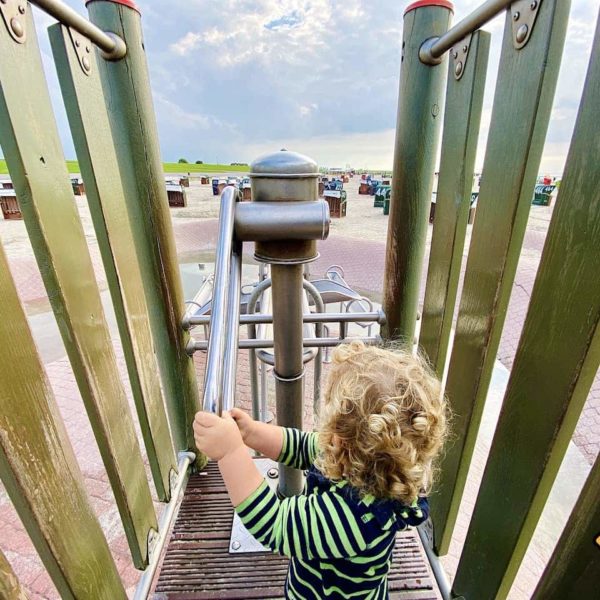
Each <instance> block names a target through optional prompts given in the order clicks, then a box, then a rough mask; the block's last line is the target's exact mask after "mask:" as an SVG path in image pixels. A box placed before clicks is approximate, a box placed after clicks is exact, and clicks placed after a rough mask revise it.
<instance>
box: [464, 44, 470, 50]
mask: <svg viewBox="0 0 600 600" xmlns="http://www.w3.org/2000/svg"><path fill="white" fill-rule="evenodd" d="M468 49H469V46H467V45H466V44H465V45H464V46H463V52H466V51H467V50H468Z"/></svg>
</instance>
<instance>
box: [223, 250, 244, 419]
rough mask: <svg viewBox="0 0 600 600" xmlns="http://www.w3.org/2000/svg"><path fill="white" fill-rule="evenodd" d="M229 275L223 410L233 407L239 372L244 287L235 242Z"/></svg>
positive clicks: (240, 256) (240, 254)
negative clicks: (241, 299) (240, 321)
mask: <svg viewBox="0 0 600 600" xmlns="http://www.w3.org/2000/svg"><path fill="white" fill-rule="evenodd" d="M234 245H235V246H237V248H235V249H234V252H233V255H232V257H231V271H230V275H229V297H228V303H227V323H226V326H225V355H224V357H223V363H224V366H223V396H222V403H221V404H222V405H221V407H220V409H221V412H222V411H223V410H231V409H232V408H233V403H234V398H235V384H236V380H235V376H236V372H237V353H238V343H239V338H240V328H239V326H238V323H239V320H240V292H241V288H242V248H241V244H237V243H236V244H234Z"/></svg>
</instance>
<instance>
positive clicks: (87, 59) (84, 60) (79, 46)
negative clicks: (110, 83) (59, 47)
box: [0, 0, 92, 75]
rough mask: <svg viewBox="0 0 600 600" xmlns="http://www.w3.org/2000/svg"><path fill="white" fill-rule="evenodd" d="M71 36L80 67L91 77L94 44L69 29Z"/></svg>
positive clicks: (0, 0)
mask: <svg viewBox="0 0 600 600" xmlns="http://www.w3.org/2000/svg"><path fill="white" fill-rule="evenodd" d="M0 2H2V0H0ZM69 35H70V36H71V41H72V42H73V48H75V54H76V55H77V60H78V61H79V66H80V67H81V70H82V71H83V72H84V73H85V74H86V75H89V74H90V73H91V72H92V42H90V40H88V39H87V38H86V37H84V36H83V35H81V34H80V33H79V32H78V31H75V30H74V29H73V28H72V27H69Z"/></svg>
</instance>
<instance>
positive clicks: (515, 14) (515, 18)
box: [513, 11, 521, 21]
mask: <svg viewBox="0 0 600 600" xmlns="http://www.w3.org/2000/svg"><path fill="white" fill-rule="evenodd" d="M520 18H521V13H520V12H519V11H517V12H515V13H513V21H518V20H519V19H520Z"/></svg>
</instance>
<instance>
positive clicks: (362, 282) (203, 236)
mask: <svg viewBox="0 0 600 600" xmlns="http://www.w3.org/2000/svg"><path fill="white" fill-rule="evenodd" d="M356 185H357V184H356V180H355V181H354V182H351V184H350V185H349V186H347V187H348V188H349V190H348V191H349V193H348V196H349V207H348V217H347V218H346V219H343V220H339V221H334V222H333V223H332V228H331V234H330V237H329V240H328V241H327V242H325V243H321V244H320V252H321V256H320V258H319V259H318V260H317V261H315V263H313V265H312V266H311V273H312V276H313V277H316V276H321V275H323V274H324V272H325V270H326V268H327V267H328V266H330V265H332V264H339V265H342V266H343V268H344V271H345V277H346V280H347V281H348V283H349V284H350V285H351V286H352V287H354V288H355V289H357V290H359V291H360V292H361V293H363V294H365V295H367V296H369V297H370V298H372V299H373V300H375V301H377V300H379V299H380V294H381V288H382V282H383V268H384V254H385V243H384V239H385V234H386V229H387V226H386V224H387V218H386V217H383V215H382V214H381V211H380V210H376V209H373V208H372V198H371V197H362V196H358V195H357V194H356V191H355V189H354V188H355V187H356ZM191 192H192V193H191V194H190V196H191V198H192V201H191V202H190V206H188V207H187V208H185V209H176V210H174V211H173V212H172V215H173V224H174V230H175V238H176V244H177V250H178V254H179V255H180V259H181V261H182V262H185V261H188V262H193V261H194V260H197V259H198V260H204V261H206V260H207V259H206V255H209V256H210V253H212V252H213V251H214V247H215V243H216V235H217V220H216V218H215V217H216V215H217V212H218V202H217V201H216V200H215V199H213V198H212V197H211V196H210V194H209V193H208V192H207V190H206V188H204V189H200V186H199V185H198V184H197V183H196V182H193V186H192V189H191ZM77 203H78V207H79V209H80V214H81V218H82V222H83V224H84V230H85V232H86V237H87V238H88V241H89V245H90V253H91V257H92V263H93V265H94V269H95V272H96V275H97V279H98V283H99V287H100V289H104V288H105V287H106V278H105V275H104V271H103V268H102V264H101V260H100V255H99V252H98V246H97V242H96V240H95V236H94V234H93V229H92V226H91V220H90V218H89V211H87V207H86V205H85V202H84V201H82V200H81V199H78V200H77ZM551 212H552V210H551V209H546V208H539V207H537V208H534V209H532V216H531V218H530V222H529V226H528V231H527V233H526V236H525V242H524V247H523V253H522V256H521V260H520V262H519V268H518V270H517V275H516V279H515V285H514V289H513V296H512V298H511V301H510V304H509V307H508V312H507V317H506V325H505V330H504V334H503V336H502V340H501V343H500V348H499V351H498V358H499V360H500V361H501V362H502V363H503V364H504V365H505V366H506V367H507V368H508V369H510V367H511V366H512V362H513V360H514V356H515V352H516V348H517V345H518V341H519V336H520V332H521V329H522V325H523V322H524V320H525V316H526V312H527V306H528V303H529V299H530V294H531V290H532V287H533V283H534V281H535V273H536V270H537V267H538V265H539V260H540V256H541V251H542V249H543V244H544V238H545V232H546V230H547V225H548V222H549V218H550V216H551ZM430 234H431V228H430V230H429V236H430ZM0 239H2V243H3V245H4V248H5V250H6V252H7V255H8V258H9V264H10V268H11V272H12V273H13V277H14V279H15V282H16V284H17V287H18V290H19V294H20V296H21V299H22V301H23V302H24V305H25V307H26V309H27V311H28V314H30V315H33V314H39V313H40V312H43V311H48V310H49V305H48V301H47V295H46V293H45V290H44V287H43V284H42V280H41V277H40V275H39V271H38V269H37V266H36V263H35V260H34V258H33V256H32V251H31V246H30V245H29V242H28V239H27V235H26V232H25V228H24V225H23V223H21V222H0ZM467 246H468V243H467ZM245 251H246V253H247V255H248V257H250V255H251V252H252V248H251V245H247V247H246V249H245ZM426 264H427V256H426V259H425V263H424V270H423V276H425V272H426ZM463 270H464V265H463ZM423 293H424V290H422V292H421V298H422V296H423ZM116 337H117V336H115V339H114V344H115V351H116V354H117V356H118V359H119V361H120V368H121V370H122V378H123V380H124V383H125V385H126V387H128V384H127V377H126V371H125V369H124V365H123V357H122V351H121V349H120V345H119V342H118V340H117V339H116ZM239 358H240V360H239V369H238V372H239V377H238V388H237V393H238V401H239V403H240V405H241V406H242V407H244V408H246V409H249V408H250V390H249V375H248V361H247V353H245V352H241V353H240V357H239ZM203 359H204V355H203V353H198V354H197V355H196V357H195V362H196V365H197V371H198V374H199V379H200V380H201V379H202V373H203ZM46 371H47V373H48V377H49V379H50V382H51V385H52V388H53V390H54V393H55V397H56V400H57V403H58V406H59V409H60V412H61V415H62V416H63V419H64V421H65V424H66V427H67V431H68V435H69V438H70V440H71V443H72V445H73V447H74V450H75V453H76V455H77V456H78V458H79V464H80V467H81V469H82V472H83V476H84V478H85V482H86V487H87V489H88V493H89V496H90V501H91V502H92V505H93V507H94V509H95V511H96V513H97V515H98V517H99V520H100V524H101V526H102V528H103V531H104V533H105V535H106V537H107V539H108V541H109V544H110V547H111V550H112V552H113V554H114V556H115V560H116V563H117V566H118V568H119V571H120V573H121V575H122V577H123V581H124V583H125V586H126V588H127V589H128V592H130V593H131V591H132V590H133V588H134V586H135V583H136V581H137V579H138V577H139V573H138V572H137V571H136V570H135V569H133V567H132V566H131V564H130V560H129V552H128V549H127V543H126V540H125V535H124V532H123V528H122V526H121V523H120V520H119V516H118V512H117V510H116V507H115V503H114V498H113V495H112V492H111V490H110V486H109V484H108V479H107V476H106V472H105V470H104V468H103V465H102V461H101V458H100V454H99V452H98V449H97V446H96V444H95V443H94V442H93V434H92V431H91V427H90V425H89V423H88V421H87V418H86V415H85V410H84V408H83V404H82V402H81V398H80V396H79V392H78V390H77V386H76V382H75V379H74V376H73V373H72V370H71V367H70V364H69V362H68V360H67V358H66V357H63V358H61V359H59V360H54V361H52V362H49V363H48V364H46ZM326 371H327V366H326V365H325V369H324V372H326ZM311 382H312V367H310V366H309V368H308V369H307V377H306V392H307V394H306V397H307V399H308V398H310V397H311V395H310V394H311V390H312V384H311ZM272 395H273V394H272V389H271V390H270V395H269V397H270V401H271V403H272ZM130 402H131V397H130ZM311 404H312V403H311V402H310V401H307V403H306V409H305V427H310V426H311V424H312V419H313V415H312V406H311ZM131 411H132V413H134V412H135V409H134V407H133V403H132V402H131ZM573 441H574V442H575V443H576V445H577V446H578V448H579V449H580V450H581V452H582V453H584V455H585V456H586V457H587V459H588V462H590V463H591V462H592V461H593V459H594V458H595V457H596V455H597V454H598V449H599V448H600V376H597V377H596V379H595V381H594V384H593V386H592V390H591V392H590V395H589V397H588V400H587V402H586V405H585V408H584V410H583V412H582V415H581V418H580V420H579V423H578V425H577V429H576V432H575V435H574V437H573ZM480 458H481V461H484V459H485V457H480ZM469 485H472V483H471V484H469ZM475 490H476V487H473V489H471V488H469V487H467V493H466V496H465V502H464V507H465V510H464V511H463V513H462V514H461V517H460V518H459V522H458V526H457V534H458V536H457V537H459V538H460V537H461V536H462V535H464V534H465V533H466V527H467V526H468V514H470V510H471V509H472V505H473V501H474V498H475V495H476V492H475ZM156 507H157V512H160V510H161V508H162V507H161V505H159V504H158V503H156ZM469 507H471V508H469ZM0 547H1V548H2V550H3V551H4V553H5V555H6V556H7V558H8V560H9V562H10V563H11V564H12V566H13V568H14V569H15V571H16V572H17V575H18V576H19V578H20V580H21V581H22V583H23V585H24V586H25V587H26V588H27V590H28V591H29V592H30V596H31V598H33V599H46V598H56V597H58V596H57V593H56V590H55V589H54V586H53V584H52V582H51V581H50V579H49V577H48V576H47V575H46V573H45V571H44V569H43V567H42V565H41V562H40V559H39V557H38V556H37V553H36V552H35V550H34V548H33V546H32V544H31V542H30V541H29V539H28V536H27V534H26V533H25V531H24V528H23V526H22V524H21V522H20V520H19V518H18V517H17V515H16V513H15V511H14V509H13V507H12V505H11V503H10V501H9V499H8V497H7V495H6V493H5V491H4V490H3V488H1V486H0ZM452 560H453V559H452V558H451V560H450V563H451V562H452ZM453 566H455V565H452V564H450V568H452V567H453ZM542 567H543V561H542V562H540V564H536V565H534V566H532V567H531V569H530V570H531V571H532V572H536V573H537V575H539V572H540V569H541V568H542ZM530 577H531V576H530ZM529 580H530V581H531V578H530V579H529ZM533 581H535V579H533ZM527 589H528V588H527V585H526V584H524V583H523V581H521V580H520V581H518V582H517V585H516V586H515V591H514V593H511V598H513V597H514V598H515V599H516V598H521V597H522V598H526V597H528V596H527V592H526V591H524V590H527Z"/></svg>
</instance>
